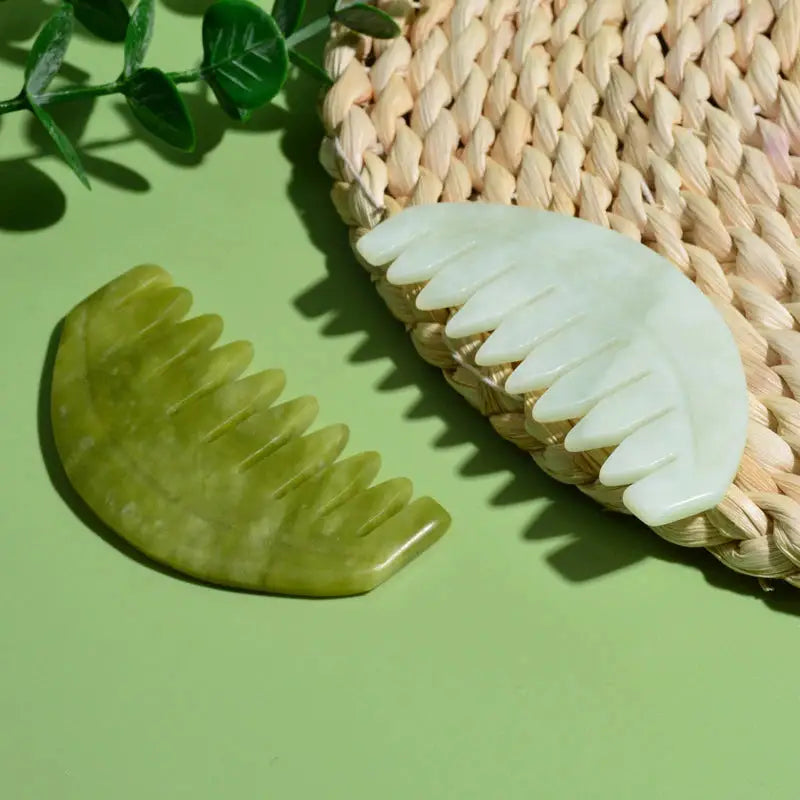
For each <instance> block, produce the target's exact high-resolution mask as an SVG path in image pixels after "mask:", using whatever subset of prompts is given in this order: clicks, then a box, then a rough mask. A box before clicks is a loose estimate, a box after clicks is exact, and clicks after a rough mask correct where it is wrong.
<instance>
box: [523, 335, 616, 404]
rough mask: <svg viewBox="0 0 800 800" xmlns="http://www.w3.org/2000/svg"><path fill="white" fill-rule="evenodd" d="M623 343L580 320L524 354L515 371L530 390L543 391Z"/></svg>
mask: <svg viewBox="0 0 800 800" xmlns="http://www.w3.org/2000/svg"><path fill="white" fill-rule="evenodd" d="M620 346H621V345H620V344H619V342H618V341H617V340H616V339H613V338H610V337H609V338H604V337H603V336H602V335H598V333H597V329H596V327H595V326H594V325H593V324H592V323H591V322H589V323H585V322H583V321H579V322H577V323H575V324H574V325H569V326H568V327H566V328H564V329H563V330H561V331H559V332H558V333H556V334H555V335H554V336H553V337H552V338H549V339H546V340H545V341H543V342H541V343H540V344H539V345H537V346H536V347H535V348H534V349H533V350H532V351H531V352H530V353H529V354H528V355H527V356H525V358H524V359H523V361H522V363H521V364H520V365H519V366H518V367H517V369H516V373H517V375H518V378H519V380H520V381H522V382H523V383H524V384H525V385H526V386H529V387H531V388H530V389H528V391H541V390H543V389H546V388H547V387H548V386H552V385H553V383H555V381H556V380H557V379H558V378H559V377H560V376H561V375H563V374H565V373H566V372H569V371H570V370H572V369H575V368H576V367H578V366H579V365H580V364H582V363H583V362H584V361H588V360H589V359H590V358H594V357H595V356H598V355H600V354H601V353H602V352H604V351H606V350H611V349H614V348H618V347H620Z"/></svg>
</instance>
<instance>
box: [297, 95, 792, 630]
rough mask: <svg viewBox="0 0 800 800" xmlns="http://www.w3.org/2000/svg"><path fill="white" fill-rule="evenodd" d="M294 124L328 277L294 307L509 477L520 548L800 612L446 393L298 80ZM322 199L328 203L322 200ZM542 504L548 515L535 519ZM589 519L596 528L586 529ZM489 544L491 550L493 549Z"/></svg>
mask: <svg viewBox="0 0 800 800" xmlns="http://www.w3.org/2000/svg"><path fill="white" fill-rule="evenodd" d="M285 95H286V99H287V105H288V108H289V110H290V112H291V122H290V125H289V126H287V128H286V130H285V133H284V135H283V138H282V149H283V153H284V155H285V157H286V158H287V160H288V161H289V162H290V163H291V165H292V174H291V179H290V184H289V186H288V188H287V194H288V196H289V199H290V200H291V202H292V203H293V205H294V207H295V209H296V211H297V214H298V216H299V217H300V219H301V221H302V222H303V224H304V226H305V228H306V231H307V234H308V237H309V239H310V240H311V242H312V243H313V244H314V246H315V247H316V248H317V249H318V250H319V251H320V252H321V253H323V254H324V256H325V270H326V273H327V274H326V276H325V277H324V278H323V279H322V280H321V281H319V282H318V283H317V284H315V285H313V286H311V287H309V288H308V289H306V290H304V291H303V292H302V293H301V294H300V295H299V296H298V297H296V298H295V300H294V304H295V307H296V309H297V310H298V312H299V313H300V314H302V315H303V316H304V317H306V318H308V319H310V320H319V321H322V325H321V333H322V335H323V336H329V337H340V336H350V335H352V334H363V337H362V338H361V340H360V342H359V344H358V345H357V346H356V347H355V348H354V349H353V351H352V352H351V353H350V354H349V356H348V360H349V361H350V362H351V363H354V364H358V363H364V362H370V361H375V360H378V359H381V360H383V361H385V360H386V359H388V360H389V361H390V364H391V366H390V367H389V372H388V373H387V374H386V376H385V377H384V378H383V379H382V380H381V381H380V382H379V383H378V385H377V387H376V388H377V389H378V391H381V392H392V391H397V390H400V389H403V388H406V387H412V386H413V387H416V388H418V389H419V390H421V396H420V398H419V399H418V400H417V401H416V402H415V403H414V404H413V405H412V406H411V407H410V408H409V409H408V410H407V411H406V412H405V414H404V416H405V418H406V419H408V420H419V419H427V418H431V417H433V418H436V419H440V420H442V421H443V422H444V423H445V425H446V429H445V432H444V433H442V434H441V435H440V436H439V437H437V439H436V440H435V441H434V442H433V445H434V447H436V448H444V449H448V448H454V447H460V446H463V445H465V444H468V445H470V446H471V449H472V452H473V455H472V456H470V457H468V458H467V459H466V460H465V461H464V462H463V463H462V464H461V465H460V466H459V469H458V472H459V474H460V475H461V476H462V477H464V478H466V479H468V478H471V477H478V476H486V475H490V474H506V475H508V476H509V477H508V480H507V482H506V484H505V485H504V486H503V487H502V488H501V489H500V490H499V491H498V492H496V493H495V494H494V495H493V496H491V497H489V498H487V503H488V504H489V505H490V506H493V507H497V508H502V507H507V506H514V505H520V504H522V505H527V506H530V508H531V520H530V523H529V524H528V525H527V526H526V527H525V529H524V530H523V531H522V532H521V538H522V539H523V540H524V541H552V542H553V544H554V548H553V549H552V551H551V552H550V553H549V555H548V556H547V562H548V563H549V565H550V566H551V567H552V568H553V569H554V570H555V571H556V572H557V573H558V574H559V575H560V576H561V577H562V578H563V579H564V580H566V581H568V582H570V583H574V584H581V583H585V582H587V581H592V580H596V579H598V578H600V577H603V576H609V575H612V574H613V573H615V572H618V571H620V570H623V569H626V568H629V567H632V566H634V565H635V564H638V563H640V562H642V561H644V560H646V559H653V558H655V559H658V560H661V561H666V562H669V563H673V564H675V565H678V566H681V567H683V568H689V569H692V570H696V571H698V572H700V574H701V575H702V576H703V578H704V579H705V580H706V581H707V582H708V583H709V584H711V585H713V586H714V587H716V588H718V589H722V590H725V591H729V592H733V593H735V594H738V595H744V596H747V597H750V598H752V599H754V600H759V601H762V602H764V603H765V604H767V605H768V606H770V607H772V608H775V609H777V610H780V611H782V612H785V613H789V614H793V615H800V593H798V592H797V591H796V590H794V589H792V588H791V587H788V586H786V585H785V584H778V585H776V586H775V589H774V591H771V592H765V591H764V590H763V589H762V588H761V587H760V586H759V584H758V582H757V581H756V580H755V579H754V578H752V577H749V576H744V575H739V574H737V573H735V572H733V571H732V570H730V569H729V568H727V567H725V566H724V565H722V564H721V563H720V562H718V561H717V560H716V559H714V558H713V556H711V555H710V554H709V553H708V552H706V551H704V550H700V551H696V550H691V549H688V548H682V547H679V546H677V545H673V544H671V543H669V542H667V541H665V540H663V539H661V538H660V537H658V536H657V535H655V534H654V533H653V532H652V531H650V530H649V529H647V528H646V527H645V526H644V525H643V524H641V523H640V522H639V521H638V520H636V519H634V518H632V517H626V516H623V515H619V514H614V513H611V512H607V511H604V510H603V509H602V508H601V507H600V506H598V505H597V504H596V503H595V502H594V501H592V500H590V499H589V498H587V497H586V496H584V495H582V494H581V493H580V492H579V491H578V490H577V489H576V488H575V487H571V486H566V485H564V484H561V483H559V482H557V481H555V480H554V479H551V478H549V477H548V476H546V475H545V474H544V473H543V472H541V470H540V469H539V468H538V467H537V466H536V465H535V464H534V463H532V461H531V459H530V457H529V456H528V455H526V454H525V453H524V452H522V451H521V450H519V449H518V448H516V447H515V446H514V445H512V444H510V443H508V442H505V441H504V440H502V439H501V437H500V436H498V434H497V433H496V432H495V431H494V429H493V428H492V427H491V425H490V424H489V423H488V421H486V420H485V419H484V418H483V416H482V415H481V414H480V413H479V412H478V411H476V410H475V409H473V408H472V407H471V406H469V404H468V403H467V402H466V401H464V400H463V399H461V398H460V397H458V396H457V395H456V394H455V393H454V391H453V390H452V389H451V388H450V387H448V386H447V384H446V383H445V381H444V380H443V378H442V377H441V373H440V372H439V370H438V369H436V368H434V367H432V366H430V365H428V364H427V363H425V362H424V361H423V360H422V359H421V358H420V357H419V356H418V355H417V353H416V351H415V349H414V347H413V346H412V344H411V342H410V341H409V338H408V336H407V334H406V332H405V330H404V328H403V326H402V325H401V324H400V323H399V322H397V321H396V320H395V319H394V318H393V317H392V316H391V315H390V313H389V311H388V309H387V308H386V307H385V305H384V303H383V300H381V298H380V297H379V296H378V294H377V292H375V290H374V289H373V287H372V284H371V282H370V280H369V278H368V277H367V275H366V274H365V273H364V271H363V270H362V268H361V267H360V266H359V265H358V263H357V261H356V260H355V257H354V255H353V253H352V250H351V248H350V244H349V240H348V234H347V230H346V226H345V225H344V223H343V222H342V221H341V219H340V218H339V216H338V214H337V212H336V211H335V209H334V207H333V204H332V202H330V200H329V199H328V198H329V196H330V191H331V187H332V179H331V178H330V176H328V174H327V173H326V172H325V170H324V169H323V168H322V166H321V165H320V164H319V161H318V159H317V158H316V157H315V156H316V153H317V152H318V149H319V145H320V142H321V140H322V136H323V130H322V125H321V123H320V120H319V118H318V116H317V114H316V113H315V111H314V109H315V108H316V105H317V99H318V98H317V96H316V94H315V89H314V86H313V85H311V84H310V83H309V82H306V81H302V80H296V81H292V82H290V83H288V84H287V86H286V91H285ZM323 198H326V199H325V200H323ZM542 499H546V501H547V505H546V508H545V510H544V511H543V512H535V511H534V506H536V507H537V508H538V507H539V506H540V504H541V500H542ZM587 520H591V529H590V528H588V527H587ZM487 546H491V543H490V542H487Z"/></svg>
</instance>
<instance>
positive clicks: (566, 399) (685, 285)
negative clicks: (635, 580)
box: [358, 203, 748, 526]
mask: <svg viewBox="0 0 800 800" xmlns="http://www.w3.org/2000/svg"><path fill="white" fill-rule="evenodd" d="M358 250H359V252H360V253H361V255H362V256H363V257H364V259H365V260H366V261H367V262H369V263H371V264H372V265H374V266H385V265H389V266H388V270H387V273H386V277H387V279H388V280H389V281H390V282H392V283H395V284H402V283H413V282H420V283H424V282H426V281H427V283H426V284H425V286H424V287H423V288H422V290H421V291H420V293H419V294H418V295H417V305H418V307H419V308H420V309H421V310H438V309H447V308H449V309H452V310H453V311H454V312H455V313H454V314H453V316H452V317H451V318H450V320H449V322H448V323H447V326H446V328H445V332H446V334H447V335H448V336H449V337H451V338H460V337H466V336H474V335H478V334H484V335H486V334H489V336H488V338H487V339H486V341H485V342H484V343H483V345H482V346H481V347H480V348H479V350H478V352H477V354H476V363H477V364H478V365H479V366H486V367H490V366H498V365H503V364H510V365H511V366H512V367H513V371H512V372H511V374H510V376H509V377H508V379H507V380H506V383H505V386H504V389H505V391H506V392H508V393H509V394H512V395H516V394H524V393H527V392H533V391H536V392H542V391H543V392H544V393H543V394H542V396H541V397H540V398H539V399H538V400H537V401H536V403H535V404H534V406H533V409H532V414H533V417H534V419H535V420H537V421H538V422H540V423H543V424H547V423H552V422H559V421H564V420H578V422H577V423H576V425H575V426H574V427H573V428H572V430H571V431H570V433H569V434H568V435H567V437H566V439H565V441H564V445H565V447H566V448H567V449H568V450H572V451H580V450H590V449H596V448H600V447H615V449H614V451H613V452H612V454H611V456H610V457H609V458H608V459H607V461H606V462H605V464H604V465H603V468H602V469H601V471H600V476H599V479H600V481H601V482H602V483H603V484H604V485H606V486H627V489H626V490H625V493H624V495H623V502H624V503H625V505H626V506H627V508H628V509H629V510H630V511H631V512H632V513H633V514H635V515H636V516H638V517H639V518H640V519H642V520H643V521H644V522H646V523H647V524H649V525H653V526H656V525H665V524H668V523H670V522H674V521H676V520H678V519H681V518H684V517H687V516H690V515H692V514H696V513H700V512H703V511H706V510H708V509H710V508H713V507H714V506H715V505H717V504H718V503H719V502H720V501H721V500H722V498H723V497H724V495H725V493H726V491H727V490H728V488H729V487H730V485H731V483H732V481H733V479H734V477H735V475H736V470H737V468H738V466H739V461H740V459H741V457H742V453H743V451H744V445H745V439H746V435H747V420H748V402H747V390H746V385H745V378H744V370H743V367H742V362H741V358H740V356H739V352H738V350H737V348H736V343H735V341H734V339H733V336H732V335H731V332H730V330H729V329H728V327H727V325H726V324H725V322H724V320H723V318H722V316H721V315H720V314H719V313H718V312H717V310H716V309H715V308H714V306H713V305H712V303H711V302H710V301H709V300H708V298H706V297H705V296H704V295H703V294H702V292H701V291H700V290H699V289H697V287H696V286H694V284H693V283H692V282H691V281H690V280H688V279H687V278H686V277H685V276H684V275H682V274H681V272H680V271H679V270H678V269H677V268H676V267H675V266H674V265H673V264H671V263H670V262H669V261H667V260H666V259H665V258H663V257H662V256H660V255H658V254H657V253H655V252H654V251H653V250H651V249H650V248H648V247H646V246H644V245H642V244H639V243H638V242H635V241H633V240H631V239H629V238H628V237H625V236H623V235H621V234H618V233H615V232H613V231H609V230H606V229H605V228H602V227H600V226H599V225H595V224H593V223H589V222H585V221H583V220H580V219H576V218H574V217H568V216H566V215H562V214H557V213H552V212H545V211H534V210H532V209H528V208H522V207H518V206H507V205H499V204H489V203H438V204H434V205H425V206H414V207H411V208H408V209H406V210H405V211H402V212H400V213H399V214H397V215H395V216H394V217H392V218H390V219H389V220H387V221H386V222H383V223H381V224H380V225H378V226H377V227H376V228H375V229H374V230H372V231H371V232H369V233H368V234H366V235H365V236H364V237H362V239H361V240H360V241H359V243H358ZM392 262H393V263H392Z"/></svg>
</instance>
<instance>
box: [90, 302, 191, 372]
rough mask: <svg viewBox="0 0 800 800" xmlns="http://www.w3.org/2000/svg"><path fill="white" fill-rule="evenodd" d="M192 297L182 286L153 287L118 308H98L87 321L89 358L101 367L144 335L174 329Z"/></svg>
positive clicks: (103, 306)
mask: <svg viewBox="0 0 800 800" xmlns="http://www.w3.org/2000/svg"><path fill="white" fill-rule="evenodd" d="M191 307H192V294H191V292H189V291H188V289H184V288H183V287H181V286H169V287H167V288H166V289H162V288H159V287H154V288H152V289H148V290H147V291H142V292H139V293H138V294H136V295H134V296H129V297H128V298H126V300H125V301H124V302H122V303H121V304H118V305H114V306H110V305H100V306H96V307H94V308H93V309H92V313H91V317H90V319H89V323H88V324H89V326H90V331H89V335H88V336H87V337H86V339H87V341H88V342H90V347H91V349H90V351H89V358H90V359H91V360H93V361H96V362H97V363H102V362H103V361H105V360H107V359H108V358H109V357H111V356H112V355H113V354H115V353H117V352H118V351H119V350H120V349H122V348H124V347H131V346H133V345H135V343H136V342H137V341H138V340H139V339H140V338H141V337H142V336H145V335H152V334H153V333H154V332H155V331H156V330H159V329H162V328H166V327H168V326H170V325H174V324H175V323H177V322H179V321H180V320H181V319H183V318H184V317H185V316H186V314H188V313H189V309H190V308H191Z"/></svg>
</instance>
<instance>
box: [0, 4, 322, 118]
mask: <svg viewBox="0 0 800 800" xmlns="http://www.w3.org/2000/svg"><path fill="white" fill-rule="evenodd" d="M330 24H331V18H330V16H328V15H327V14H326V15H324V16H322V17H320V18H319V19H315V20H314V21H313V22H310V23H309V24H308V25H306V26H305V27H303V28H300V30H298V31H295V32H294V33H293V34H292V35H291V36H289V37H288V38H287V39H286V47H287V49H290V48H293V47H297V45H299V44H302V43H303V42H305V41H306V40H308V39H311V38H312V37H313V36H316V35H317V34H320V33H322V32H323V31H324V30H326V29H327V28H328V26H329V25H330ZM166 74H167V77H168V78H170V79H171V80H172V82H173V83H194V82H195V81H198V80H200V79H201V78H202V77H203V70H202V68H201V69H187V70H184V71H182V72H168V73H166ZM127 82H128V79H127V78H123V77H119V78H117V80H115V81H109V82H108V83H100V84H98V85H97V86H68V87H66V88H64V89H56V90H55V91H53V92H45V93H44V94H40V95H39V96H38V97H37V98H35V99H36V105H38V106H53V105H57V104H58V103H66V102H68V101H69V100H80V99H81V98H86V97H102V96H103V95H107V94H117V93H119V92H124V91H125V86H126V85H127ZM27 108H29V105H28V98H27V97H26V96H25V93H24V92H20V93H19V94H18V95H17V96H16V97H12V98H11V99H9V100H0V115H2V114H8V113H10V112H12V111H24V110H25V109H27Z"/></svg>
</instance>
